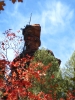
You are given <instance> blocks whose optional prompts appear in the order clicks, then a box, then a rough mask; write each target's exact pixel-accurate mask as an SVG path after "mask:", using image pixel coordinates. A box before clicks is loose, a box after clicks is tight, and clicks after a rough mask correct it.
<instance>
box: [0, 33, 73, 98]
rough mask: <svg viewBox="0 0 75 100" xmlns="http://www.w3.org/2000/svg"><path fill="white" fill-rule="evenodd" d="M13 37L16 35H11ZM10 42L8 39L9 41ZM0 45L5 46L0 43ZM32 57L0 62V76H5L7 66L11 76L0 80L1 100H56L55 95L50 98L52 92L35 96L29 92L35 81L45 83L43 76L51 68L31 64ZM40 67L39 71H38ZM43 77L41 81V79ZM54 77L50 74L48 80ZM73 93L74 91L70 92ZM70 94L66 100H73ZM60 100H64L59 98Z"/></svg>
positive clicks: (37, 63) (69, 93)
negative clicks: (23, 99) (21, 99)
mask: <svg viewBox="0 0 75 100" xmlns="http://www.w3.org/2000/svg"><path fill="white" fill-rule="evenodd" d="M9 36H10V37H11V36H12V35H11V34H7V37H9ZM13 36H14V37H15V36H16V35H15V34H13ZM9 40H10V39H9ZM2 45H5V44H4V42H2ZM33 59H34V57H31V56H29V55H26V57H24V58H21V59H20V58H18V59H15V61H13V62H11V63H10V62H9V61H6V60H5V59H4V60H0V76H1V75H4V74H5V72H4V71H5V67H6V65H9V66H10V68H11V74H12V75H7V76H6V80H5V79H3V78H0V91H2V97H1V98H2V100H19V99H20V98H25V100H27V99H28V100H57V98H56V93H54V94H53V96H54V98H53V96H52V91H49V93H45V92H43V91H39V92H38V93H37V94H36V93H33V92H31V91H30V89H31V88H32V87H34V84H33V83H34V81H35V80H37V81H38V82H39V83H40V84H44V83H45V82H46V80H45V78H44V76H45V75H46V72H47V70H48V69H49V68H50V67H52V64H51V63H50V64H48V65H47V66H45V65H44V64H43V63H42V62H40V61H39V62H32V61H33ZM30 61H31V63H30V65H29V66H27V67H26V64H27V63H28V62H30ZM38 66H40V68H41V70H40V69H38ZM42 77H43V79H42ZM54 78H55V76H54V75H53V74H52V76H51V77H50V79H52V80H53V79H54ZM56 87H58V84H55V85H50V88H52V89H53V88H54V89H55V88H56ZM72 92H75V91H72ZM72 92H70V91H68V93H67V98H66V100H72V99H73V100H74V99H75V96H73V94H72ZM60 100H65V99H63V98H60Z"/></svg>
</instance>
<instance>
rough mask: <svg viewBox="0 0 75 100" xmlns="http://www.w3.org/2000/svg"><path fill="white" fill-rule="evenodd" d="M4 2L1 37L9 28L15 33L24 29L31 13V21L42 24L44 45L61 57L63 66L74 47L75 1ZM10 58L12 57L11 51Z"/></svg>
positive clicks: (0, 18)
mask: <svg viewBox="0 0 75 100" xmlns="http://www.w3.org/2000/svg"><path fill="white" fill-rule="evenodd" d="M5 2H6V6H5V7H4V8H5V10H4V11H1V14H0V39H2V37H3V34H2V33H3V32H5V30H8V29H9V28H11V29H13V31H14V32H15V33H16V31H17V30H19V29H20V28H24V26H25V25H26V24H28V22H29V19H30V14H31V13H32V19H31V24H40V25H41V47H45V48H46V49H50V50H52V51H53V53H54V55H55V57H57V58H59V59H61V61H62V63H61V67H63V66H64V64H65V63H66V61H67V60H68V59H69V58H70V56H71V55H72V53H73V51H74V50H75V0H23V3H17V2H16V3H15V4H12V3H11V1H9V0H5ZM20 34H21V33H20ZM3 38H4V37H3ZM8 57H9V59H12V58H13V56H12V55H11V51H9V55H8Z"/></svg>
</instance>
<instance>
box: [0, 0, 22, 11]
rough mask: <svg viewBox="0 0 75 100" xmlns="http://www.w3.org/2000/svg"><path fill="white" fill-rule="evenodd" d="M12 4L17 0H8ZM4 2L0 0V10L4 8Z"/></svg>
mask: <svg viewBox="0 0 75 100" xmlns="http://www.w3.org/2000/svg"><path fill="white" fill-rule="evenodd" d="M10 1H11V2H12V3H13V4H14V3H15V2H16V1H17V0H10ZM18 2H23V0H18ZM5 5H6V4H5V2H4V1H0V10H4V8H3V6H5Z"/></svg>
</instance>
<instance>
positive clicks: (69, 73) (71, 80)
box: [64, 51, 75, 96]
mask: <svg viewBox="0 0 75 100" xmlns="http://www.w3.org/2000/svg"><path fill="white" fill-rule="evenodd" d="M65 66H66V70H65V73H64V75H65V76H64V77H65V79H66V80H67V81H68V84H69V90H71V91H72V92H73V91H75V51H74V52H73V54H72V56H71V57H70V59H69V60H68V61H67V62H66V64H65ZM73 95H74V96H75V92H73Z"/></svg>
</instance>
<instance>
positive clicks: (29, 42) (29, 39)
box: [14, 24, 61, 65]
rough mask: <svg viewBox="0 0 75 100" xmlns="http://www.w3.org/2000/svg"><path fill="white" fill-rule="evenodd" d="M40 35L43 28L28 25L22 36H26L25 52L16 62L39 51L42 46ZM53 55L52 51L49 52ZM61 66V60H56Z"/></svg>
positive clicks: (36, 25)
mask: <svg viewBox="0 0 75 100" xmlns="http://www.w3.org/2000/svg"><path fill="white" fill-rule="evenodd" d="M40 33H41V26H40V25H39V24H34V25H26V27H25V28H24V29H22V34H23V36H24V41H25V44H24V48H25V49H24V50H23V52H22V53H21V54H20V55H19V56H18V57H17V58H16V59H14V61H17V60H18V59H19V58H23V57H25V56H26V54H28V55H30V56H33V55H34V53H35V52H36V50H38V48H39V46H40V45H41V41H40ZM47 51H48V52H49V53H51V55H53V56H54V54H53V52H52V51H51V50H47ZM56 59H57V61H58V63H59V65H60V64H61V60H60V59H58V58H56Z"/></svg>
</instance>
